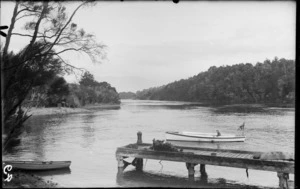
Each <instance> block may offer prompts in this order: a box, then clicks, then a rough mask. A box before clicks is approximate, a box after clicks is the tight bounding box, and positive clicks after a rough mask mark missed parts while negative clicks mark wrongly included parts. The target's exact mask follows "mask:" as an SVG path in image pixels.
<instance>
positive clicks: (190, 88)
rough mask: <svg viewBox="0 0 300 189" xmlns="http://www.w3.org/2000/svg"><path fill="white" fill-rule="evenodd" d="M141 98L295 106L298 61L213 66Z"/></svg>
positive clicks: (147, 91) (158, 88)
mask: <svg viewBox="0 0 300 189" xmlns="http://www.w3.org/2000/svg"><path fill="white" fill-rule="evenodd" d="M136 95H137V98H138V99H150V100H179V101H200V102H209V103H294V100H295V62H294V61H293V60H286V59H278V58H276V57H275V58H274V60H272V61H270V60H266V61H264V62H263V63H260V62H258V63H257V64H256V65H255V66H253V65H252V64H250V63H246V64H236V65H232V66H221V67H218V68H217V67H215V66H212V67H210V68H209V69H208V71H206V72H201V73H199V74H198V75H196V76H193V77H191V78H189V79H182V80H180V81H175V82H173V83H169V84H167V85H164V86H161V87H154V88H150V89H145V90H142V91H138V92H137V93H136Z"/></svg>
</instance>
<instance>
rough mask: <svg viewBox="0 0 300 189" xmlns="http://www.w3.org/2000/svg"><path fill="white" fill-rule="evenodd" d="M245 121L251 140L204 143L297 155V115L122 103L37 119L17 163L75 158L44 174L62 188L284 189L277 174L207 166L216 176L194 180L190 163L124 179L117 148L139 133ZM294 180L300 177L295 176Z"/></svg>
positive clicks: (210, 128)
mask: <svg viewBox="0 0 300 189" xmlns="http://www.w3.org/2000/svg"><path fill="white" fill-rule="evenodd" d="M243 122H245V134H246V137H247V138H246V141H245V142H241V143H240V142H238V143H223V144H222V143H221V144H219V143H218V144H217V143H214V144H211V143H207V144H203V146H204V147H217V148H226V149H241V150H249V151H284V152H294V149H295V144H294V143H295V142H294V140H295V110H294V109H291V108H264V109H263V111H261V110H260V111H255V110H253V111H243V110H241V109H239V111H238V112H236V111H218V108H217V107H207V106H202V105H197V104H194V103H187V102H167V101H147V100H122V103H121V107H120V108H119V109H110V110H97V111H96V110H95V111H93V112H90V113H77V114H69V115H56V116H53V115H52V116H50V115H48V116H33V117H32V118H31V119H29V120H28V121H27V123H26V132H25V133H24V138H23V139H22V142H21V144H20V145H19V146H17V147H14V149H13V150H12V151H11V152H10V154H9V158H10V159H13V160H51V161H54V160H60V161H63V160H70V161H72V164H71V167H70V171H68V172H59V171H58V172H55V173H56V174H54V175H51V174H52V173H51V172H50V173H39V174H40V175H41V176H43V177H44V178H46V179H51V180H52V181H54V182H57V183H58V184H59V186H61V187H220V186H230V185H232V186H237V187H240V186H254V187H258V188H264V187H271V188H272V187H278V177H277V173H275V172H268V171H257V170H248V172H249V177H247V176H246V171H245V169H237V168H229V167H220V166H210V165H207V166H206V171H207V174H208V178H207V179H206V180H203V179H201V177H200V176H199V175H200V173H199V165H198V166H196V167H195V169H196V173H195V180H193V181H191V180H189V179H188V175H187V174H188V172H187V169H186V166H185V164H184V163H179V162H167V161H161V162H160V161H157V160H144V170H143V173H139V172H136V171H135V169H134V167H133V166H131V165H129V166H128V167H127V168H126V169H125V172H124V173H123V174H122V175H120V174H118V169H117V161H116V158H115V151H116V148H117V147H120V146H124V145H126V144H129V143H134V142H136V140H137V132H138V131H141V132H142V133H143V136H142V137H143V142H145V143H151V142H152V139H153V138H155V139H161V140H162V139H165V137H164V132H165V131H200V132H215V131H216V130H217V129H218V130H220V131H221V133H222V132H223V133H236V132H237V128H238V126H239V125H241V124H242V123H243ZM290 179H291V180H294V175H293V174H291V175H290Z"/></svg>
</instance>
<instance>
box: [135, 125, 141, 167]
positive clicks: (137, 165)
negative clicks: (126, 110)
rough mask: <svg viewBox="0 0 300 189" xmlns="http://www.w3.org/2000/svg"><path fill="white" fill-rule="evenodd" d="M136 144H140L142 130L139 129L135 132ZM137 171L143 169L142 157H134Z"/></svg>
mask: <svg viewBox="0 0 300 189" xmlns="http://www.w3.org/2000/svg"><path fill="white" fill-rule="evenodd" d="M136 143H137V144H142V143H143V140H142V132H141V131H139V132H137V142H136ZM135 168H136V170H137V171H142V170H143V159H142V158H136V166H135Z"/></svg>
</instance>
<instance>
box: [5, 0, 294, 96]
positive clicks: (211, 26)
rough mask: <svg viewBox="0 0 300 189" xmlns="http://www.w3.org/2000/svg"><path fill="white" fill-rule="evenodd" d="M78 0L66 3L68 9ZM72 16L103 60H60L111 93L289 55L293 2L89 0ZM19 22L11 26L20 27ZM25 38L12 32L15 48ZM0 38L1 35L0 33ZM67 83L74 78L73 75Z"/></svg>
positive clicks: (71, 56) (10, 8)
mask: <svg viewBox="0 0 300 189" xmlns="http://www.w3.org/2000/svg"><path fill="white" fill-rule="evenodd" d="M76 6H78V2H68V3H67V5H66V7H67V10H68V11H70V12H71V11H73V10H74V9H75V8H76ZM13 7H14V3H12V2H1V25H9V24H10V19H11V15H12V11H13ZM73 22H75V23H76V24H77V25H78V28H84V30H85V31H86V32H89V33H92V34H95V35H96V37H97V40H98V41H99V42H101V43H103V44H105V45H106V46H107V48H106V50H105V52H106V54H107V58H106V59H104V60H103V61H102V63H100V64H95V63H92V61H91V60H90V59H89V58H88V57H87V56H85V55H81V54H75V53H72V54H71V53H65V54H63V55H62V56H63V58H64V59H66V60H67V61H68V62H69V63H70V64H72V65H74V66H77V67H84V68H85V69H87V70H88V71H89V72H90V73H92V74H93V75H94V78H95V80H97V81H99V82H102V81H106V82H108V83H110V84H111V85H112V86H113V87H115V88H116V89H117V91H118V92H127V91H132V92H136V91H138V90H143V89H146V88H150V87H157V86H161V85H165V84H168V83H170V82H173V81H176V80H180V79H187V78H189V77H192V76H194V75H197V74H199V73H200V72H204V71H207V70H208V69H209V68H210V67H211V66H217V67H219V66H226V65H233V64H239V63H252V64H256V63H257V62H263V61H264V60H266V59H270V60H272V59H274V57H275V56H277V57H278V58H286V59H295V42H296V40H295V38H296V3H295V2H293V1H262V2H259V1H242V2H236V1H190V2H189V1H188V2H182V1H180V2H179V3H178V4H174V3H172V1H165V2H162V1H152V2H151V1H146V2H143V1H138V2H126V1H125V2H120V1H116V2H107V1H97V3H96V5H95V6H93V7H84V8H82V9H79V11H78V12H77V14H76V15H75V17H74V18H73ZM23 24H24V23H22V22H19V23H17V26H16V28H15V30H16V31H20V32H22V26H23ZM27 40H28V39H24V37H15V36H14V38H12V41H11V45H10V50H14V51H16V52H17V51H18V50H19V49H20V48H21V47H24V46H25V45H26V43H28V41H27ZM1 43H3V38H1ZM65 78H66V80H67V81H68V82H78V81H79V79H80V78H78V77H75V76H74V75H67V76H65Z"/></svg>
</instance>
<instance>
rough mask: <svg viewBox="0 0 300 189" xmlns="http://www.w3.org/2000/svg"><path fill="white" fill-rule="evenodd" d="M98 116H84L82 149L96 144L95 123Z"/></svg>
mask: <svg viewBox="0 0 300 189" xmlns="http://www.w3.org/2000/svg"><path fill="white" fill-rule="evenodd" d="M96 116H97V115H95V114H87V115H84V116H82V120H83V121H82V123H83V125H82V127H81V128H82V129H83V134H82V137H83V139H84V140H83V143H82V144H81V146H82V147H84V148H89V147H90V146H91V145H92V144H94V143H95V131H96V129H95V127H94V126H95V123H94V118H95V117H96Z"/></svg>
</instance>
